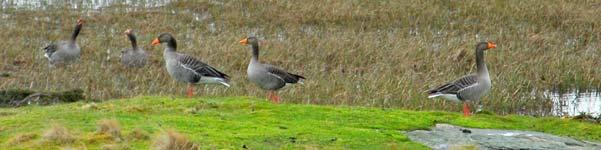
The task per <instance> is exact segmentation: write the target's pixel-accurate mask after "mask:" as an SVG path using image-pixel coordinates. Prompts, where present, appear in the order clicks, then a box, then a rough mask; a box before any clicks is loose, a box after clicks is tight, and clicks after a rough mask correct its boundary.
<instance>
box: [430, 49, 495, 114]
mask: <svg viewBox="0 0 601 150" xmlns="http://www.w3.org/2000/svg"><path fill="white" fill-rule="evenodd" d="M496 47H497V45H496V44H495V43H493V42H490V41H489V42H480V43H478V44H476V68H477V72H476V73H475V74H470V75H466V76H463V77H461V78H459V79H456V80H454V81H451V82H448V83H446V84H444V85H441V86H438V87H436V88H434V89H431V90H428V98H435V97H439V96H440V97H443V98H444V99H447V100H450V101H453V102H462V103H463V115H464V116H466V117H467V116H469V115H470V110H469V106H468V104H467V103H466V101H472V102H480V97H482V96H484V95H486V94H487V93H488V91H489V90H490V88H491V87H492V83H491V81H490V76H489V74H488V69H487V68H486V63H485V62H484V51H486V50H488V49H493V48H496Z"/></svg>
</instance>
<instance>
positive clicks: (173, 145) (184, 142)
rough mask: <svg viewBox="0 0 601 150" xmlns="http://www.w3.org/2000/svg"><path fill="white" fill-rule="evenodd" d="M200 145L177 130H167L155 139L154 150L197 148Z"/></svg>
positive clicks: (192, 149) (188, 149)
mask: <svg viewBox="0 0 601 150" xmlns="http://www.w3.org/2000/svg"><path fill="white" fill-rule="evenodd" d="M199 148H200V146H199V145H198V144H196V143H193V142H192V141H190V140H188V138H187V137H185V136H184V135H181V134H180V133H177V132H175V131H171V130H170V131H165V132H163V133H161V134H160V135H159V136H158V137H156V138H155V139H154V142H153V144H152V149H154V150H197V149H199Z"/></svg>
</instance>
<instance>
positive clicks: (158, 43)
mask: <svg viewBox="0 0 601 150" xmlns="http://www.w3.org/2000/svg"><path fill="white" fill-rule="evenodd" d="M151 44H152V46H157V45H160V44H161V41H159V39H158V38H156V39H154V40H152V43H151Z"/></svg>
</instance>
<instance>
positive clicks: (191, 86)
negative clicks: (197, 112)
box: [188, 84, 194, 98]
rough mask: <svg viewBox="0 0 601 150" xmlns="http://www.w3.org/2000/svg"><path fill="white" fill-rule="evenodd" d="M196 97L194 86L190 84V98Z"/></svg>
mask: <svg viewBox="0 0 601 150" xmlns="http://www.w3.org/2000/svg"><path fill="white" fill-rule="evenodd" d="M192 96H194V86H193V85H192V84H188V98H191V97H192Z"/></svg>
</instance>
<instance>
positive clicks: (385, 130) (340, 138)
mask: <svg viewBox="0 0 601 150" xmlns="http://www.w3.org/2000/svg"><path fill="white" fill-rule="evenodd" d="M84 105H85V104H84V103H74V104H65V105H56V106H48V107H40V106H30V107H23V108H17V109H0V122H1V124H0V141H2V143H0V144H3V145H0V146H3V147H4V146H11V147H14V148H42V147H46V146H52V147H66V146H74V147H81V146H82V145H85V146H88V147H98V146H102V145H104V144H107V143H114V142H113V141H112V140H110V139H106V138H102V137H98V135H97V134H94V131H95V130H96V127H95V126H96V122H97V121H98V120H100V119H111V118H112V119H116V120H118V121H119V122H120V124H121V128H122V133H123V134H124V136H127V135H128V134H129V133H130V132H131V131H132V130H133V129H134V128H141V129H143V130H146V131H148V132H149V133H152V137H154V136H156V135H157V134H158V133H159V132H160V131H162V130H165V129H173V130H175V131H178V132H180V133H183V134H185V135H187V136H188V137H190V139H191V140H192V141H195V142H197V143H200V144H201V146H202V147H205V148H210V147H214V148H229V149H238V148H241V147H242V146H243V145H246V146H247V147H248V148H252V149H274V148H278V147H290V148H342V147H344V148H374V147H380V148H422V149H424V148H425V147H424V146H422V145H420V144H417V143H413V142H410V141H409V139H408V138H407V137H406V136H405V135H403V134H401V133H402V131H407V130H413V129H426V128H428V127H431V126H433V125H434V124H435V123H440V122H446V123H451V124H455V125H462V126H468V127H478V128H499V129H522V130H533V131H542V132H547V133H553V134H557V135H563V136H570V137H575V138H578V139H584V140H594V141H600V140H601V126H599V125H596V124H591V123H584V122H578V121H573V120H566V119H558V118H533V117H525V116H493V115H477V116H475V117H471V118H463V117H461V115H460V114H459V113H448V112H414V111H403V110H392V109H377V108H363V107H340V106H338V107H335V106H316V105H296V104H281V105H274V104H271V103H269V102H266V101H264V100H261V99H256V98H249V97H226V98H200V99H182V98H170V97H139V98H133V99H125V100H113V101H107V102H104V103H99V104H98V105H97V106H98V107H97V108H96V109H84V108H82V106H84ZM51 123H58V124H61V125H64V126H66V127H67V128H68V129H70V130H71V131H72V132H73V133H74V134H75V135H76V136H77V137H78V141H79V142H76V144H73V145H58V146H57V145H56V144H53V143H48V142H43V140H42V139H41V138H39V137H40V136H37V138H36V139H34V140H32V141H28V142H25V143H22V144H18V145H8V144H7V142H6V141H8V140H9V139H11V138H12V137H14V136H15V135H19V134H27V133H30V134H31V133H33V134H37V135H41V134H42V133H43V132H44V130H46V129H48V128H49V124H51ZM293 141H294V142H293ZM150 143H151V141H150V140H137V141H128V140H125V141H124V142H121V143H118V144H121V145H130V147H131V148H136V149H140V148H142V149H146V148H147V147H148V146H149V144H150Z"/></svg>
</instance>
